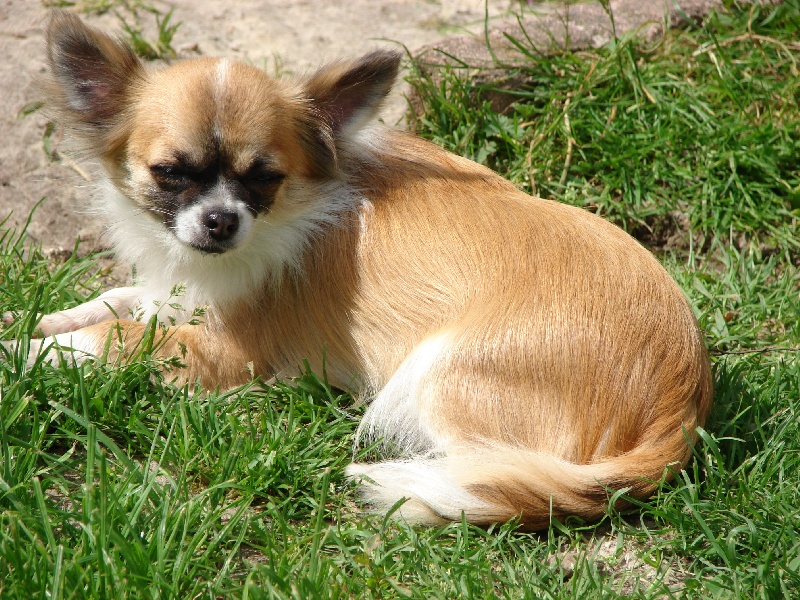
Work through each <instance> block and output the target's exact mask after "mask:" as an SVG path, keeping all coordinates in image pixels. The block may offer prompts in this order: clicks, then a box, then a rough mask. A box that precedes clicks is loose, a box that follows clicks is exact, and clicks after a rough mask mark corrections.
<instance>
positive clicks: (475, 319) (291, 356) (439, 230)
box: [40, 12, 712, 528]
mask: <svg viewBox="0 0 800 600" xmlns="http://www.w3.org/2000/svg"><path fill="white" fill-rule="evenodd" d="M47 41H48V51H49V60H50V70H51V79H50V83H49V86H48V93H49V98H50V102H49V103H50V106H51V107H52V109H53V110H54V111H55V114H57V116H58V118H59V119H60V121H61V122H62V123H64V124H65V125H66V126H67V127H68V128H69V129H71V130H72V132H73V134H74V138H75V139H77V140H78V141H79V143H80V146H81V149H82V150H83V151H84V153H85V154H86V155H88V156H90V157H92V158H96V159H98V160H99V162H100V163H101V164H102V167H103V169H104V171H105V173H106V174H107V183H106V184H105V186H106V189H105V191H104V195H103V197H102V206H101V207H100V210H102V211H103V212H104V213H105V216H106V218H107V220H108V222H109V227H110V236H111V239H112V241H113V244H114V247H115V249H116V252H117V256H118V257H119V258H120V259H123V260H127V261H130V262H131V263H135V264H136V265H137V266H138V269H139V271H138V272H139V276H140V278H141V281H140V282H139V287H132V288H122V289H117V290H112V291H110V292H107V293H106V294H104V295H103V296H101V297H100V298H99V299H98V300H94V301H92V302H88V303H86V304H84V305H82V306H79V307H77V308H74V309H71V310H67V311H63V312H60V313H56V314H52V315H47V316H45V317H44V318H43V319H42V321H41V324H40V325H41V328H42V330H43V331H44V333H45V334H46V335H48V336H52V335H55V339H56V340H57V341H58V342H59V343H60V344H62V345H64V346H70V347H73V348H75V349H76V351H78V352H82V353H86V354H89V355H96V354H99V353H101V352H102V350H103V346H104V344H105V343H106V340H107V338H108V336H109V332H110V331H112V330H113V329H114V328H115V327H116V326H117V325H119V326H120V328H121V330H122V338H123V339H124V343H123V344H113V346H114V348H112V354H113V353H114V352H117V353H121V354H122V355H124V354H125V352H126V349H127V348H130V347H131V346H133V345H135V343H136V341H137V340H138V339H139V338H140V336H141V334H142V331H143V329H144V327H145V326H144V325H143V324H142V323H141V322H135V321H133V320H129V319H125V318H124V317H125V316H126V315H127V314H129V311H131V310H136V307H139V308H140V309H141V310H142V311H143V313H144V315H145V316H148V315H150V314H152V313H153V311H154V310H155V309H154V304H153V302H154V301H156V300H164V299H166V297H167V296H168V295H169V291H170V288H171V287H172V286H173V285H175V284H177V283H184V284H185V285H186V294H185V296H184V297H183V298H181V299H179V300H180V302H181V303H182V304H183V305H184V306H186V307H187V308H191V307H194V306H196V305H205V306H208V314H207V317H206V318H205V322H204V323H203V324H202V325H198V326H192V325H176V326H172V327H169V329H168V340H167V341H166V343H165V344H164V345H163V347H162V349H161V350H160V352H161V353H162V354H164V355H178V354H179V352H180V349H181V348H182V347H185V349H186V357H185V362H186V367H185V369H183V370H182V377H183V378H184V379H185V380H187V381H190V382H194V381H196V380H200V381H201V382H202V385H204V386H205V387H210V388H214V387H216V386H221V387H224V388H227V387H231V386H235V385H237V384H240V383H242V382H244V381H246V380H248V379H249V377H250V373H251V369H254V371H255V373H257V374H261V375H265V376H272V375H278V376H291V375H293V374H295V373H296V372H297V368H298V366H299V365H301V364H303V361H304V360H305V359H307V360H308V361H309V362H310V364H311V366H312V367H313V368H315V369H318V370H319V369H321V368H322V366H323V357H324V360H325V368H326V370H327V374H328V377H329V379H330V381H331V383H332V384H334V385H336V386H340V387H343V388H347V389H350V390H352V391H353V392H354V393H356V394H357V395H359V396H360V397H362V398H364V399H365V400H366V401H368V402H369V406H368V408H367V411H366V414H365V415H364V419H363V422H362V424H361V427H360V429H359V433H360V439H361V440H373V439H383V440H384V443H385V445H386V447H387V449H391V451H392V452H393V453H395V454H396V455H397V454H399V455H400V456H401V458H399V459H397V460H391V461H388V462H381V463H377V464H369V465H367V464H354V465H352V466H351V467H350V469H349V474H350V475H351V476H353V477H358V478H361V479H362V480H363V489H364V490H365V498H366V500H367V502H368V503H370V504H371V505H373V506H374V507H376V508H377V509H379V510H380V509H385V508H387V507H390V506H392V505H393V504H394V503H395V502H396V501H397V500H399V499H400V498H407V499H408V501H407V502H406V503H405V504H403V506H402V508H401V510H400V514H402V515H403V516H404V517H405V518H407V519H409V520H411V521H413V522H417V523H436V522H441V521H445V520H458V519H460V518H461V515H462V512H463V514H465V515H466V519H467V520H468V521H470V522H473V523H478V524H489V523H493V522H498V521H505V520H508V519H512V518H515V517H519V518H520V520H521V522H522V523H523V525H525V526H527V527H528V528H540V527H546V526H547V525H548V523H549V522H550V518H551V517H558V518H563V517H565V516H568V515H578V516H580V517H583V518H586V519H594V518H597V517H599V516H601V515H602V514H603V513H604V511H606V510H607V506H608V501H609V498H610V496H611V495H612V494H613V493H614V491H615V490H619V489H622V488H625V489H627V490H628V494H630V495H632V496H634V497H646V496H647V495H649V494H650V493H652V491H653V490H654V489H655V488H656V487H657V485H658V483H659V482H660V480H662V478H663V477H664V476H667V477H669V476H670V474H671V473H672V470H674V469H680V467H681V466H682V465H683V464H685V462H686V461H687V459H688V458H689V456H690V454H691V451H690V444H691V442H692V441H694V440H695V429H696V427H697V426H698V425H701V424H702V423H703V421H704V419H705V417H706V415H707V414H708V411H709V408H710V405H711V397H712V383H711V374H710V370H709V364H708V356H707V352H706V349H705V347H704V344H703V340H702V337H701V334H700V332H699V330H698V327H697V323H696V321H695V318H694V316H693V314H692V311H691V309H690V307H689V306H688V304H687V302H686V300H685V298H684V296H683V294H682V292H681V290H680V289H679V288H678V286H677V285H676V284H675V283H674V282H673V281H672V280H671V279H670V277H669V275H668V274H667V273H666V272H665V271H664V269H663V268H662V267H661V266H660V265H659V264H658V262H657V261H656V260H655V259H654V258H653V257H652V256H651V255H650V253H649V252H647V251H646V250H645V249H643V248H642V247H641V246H640V245H639V244H638V243H637V242H636V241H634V240H633V239H632V238H630V237H629V236H628V235H627V234H625V233H624V232H623V231H621V230H620V229H618V228H617V227H615V226H613V225H610V224H609V223H607V222H605V221H603V220H602V219H600V218H598V217H596V216H594V215H592V214H590V213H588V212H586V211H583V210H580V209H577V208H573V207H569V206H565V205H562V204H558V203H555V202H550V201H546V200H542V199H538V198H531V197H529V196H527V195H525V194H523V193H522V192H520V191H518V190H517V189H516V188H515V187H514V186H513V185H511V184H510V183H509V182H507V181H505V180H504V179H502V178H501V177H499V176H498V175H496V174H494V173H492V172H491V171H489V170H488V169H485V168H484V167H481V166H479V165H477V164H475V163H472V162H470V161H468V160H465V159H462V158H459V157H457V156H454V155H452V154H449V153H447V152H445V151H444V150H442V149H440V148H438V147H435V146H433V145H432V144H430V143H428V142H425V141H422V140H420V139H417V138H415V137H413V136H411V135H408V134H404V133H400V132H397V131H393V130H390V129H388V128H384V127H379V126H370V125H368V122H369V121H370V120H371V119H372V118H373V117H374V116H375V114H376V112H377V109H378V108H379V106H380V104H381V102H382V100H383V98H384V97H385V96H386V94H387V93H388V91H389V89H390V87H391V86H392V84H393V82H394V79H395V77H396V75H397V70H398V63H399V56H398V55H397V54H395V53H393V52H387V51H380V52H374V53H372V54H368V55H366V56H364V57H362V58H361V59H359V60H356V61H354V62H341V63H337V64H334V65H331V66H328V67H325V68H323V69H321V70H320V71H319V72H317V73H316V74H314V75H313V76H311V77H310V78H307V79H305V80H301V81H289V82H287V81H281V80H275V79H272V78H270V77H269V76H267V75H266V74H265V73H263V72H262V71H260V70H257V69H255V68H253V67H250V66H247V65H244V64H241V63H237V62H232V61H228V60H224V59H222V60H219V59H213V58H202V59H198V60H193V61H186V62H181V63H178V64H176V65H174V66H171V67H169V68H166V69H164V70H161V71H156V70H149V69H146V68H144V67H143V66H142V64H140V62H139V61H138V60H137V59H136V57H135V56H134V55H133V53H132V52H131V50H130V49H129V48H128V47H127V46H126V45H125V44H124V43H122V42H119V41H116V40H114V39H112V38H110V37H108V36H107V35H105V34H103V33H101V32H99V31H97V30H95V29H93V28H90V27H88V26H86V25H84V24H83V23H82V22H81V21H80V20H79V19H78V18H76V17H74V16H72V15H70V14H68V13H64V12H56V13H54V16H53V17H52V19H51V22H50V25H49V28H48V31H47ZM114 313H116V314H117V315H120V316H121V317H123V318H122V320H118V319H116V318H114ZM173 316H174V317H177V318H180V317H181V315H180V314H177V315H173ZM122 358H123V359H124V356H123V357H122Z"/></svg>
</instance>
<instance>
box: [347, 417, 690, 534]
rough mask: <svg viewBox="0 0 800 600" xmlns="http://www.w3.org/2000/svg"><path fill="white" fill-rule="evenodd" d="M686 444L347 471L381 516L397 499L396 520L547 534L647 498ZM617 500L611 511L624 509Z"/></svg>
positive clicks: (475, 455) (507, 453)
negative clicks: (555, 522) (619, 495)
mask: <svg viewBox="0 0 800 600" xmlns="http://www.w3.org/2000/svg"><path fill="white" fill-rule="evenodd" d="M687 437H688V438H689V439H690V440H691V439H694V432H685V431H676V432H675V433H674V434H672V435H671V436H670V439H668V440H665V439H663V438H662V439H661V440H659V443H656V444H652V445H650V444H647V445H640V446H638V447H636V448H634V449H633V450H631V451H630V452H627V453H625V454H622V455H620V456H616V457H613V458H609V459H605V460H602V461H598V462H593V463H589V464H575V463H570V462H566V461H563V460H561V459H558V458H556V457H554V456H551V455H548V454H545V453H541V452H532V451H526V450H524V449H521V448H514V447H507V446H481V447H471V448H463V447H462V448H459V449H457V450H455V451H454V452H449V453H448V455H447V456H443V457H439V458H420V459H409V460H397V461H389V462H382V463H376V464H353V465H351V466H350V467H349V468H348V475H349V476H350V477H353V478H356V479H360V480H361V483H362V493H363V499H364V501H365V502H366V503H367V504H369V505H370V506H371V507H372V508H374V509H375V510H376V511H379V512H385V511H386V510H388V509H389V508H391V507H392V506H393V505H394V504H396V503H397V502H398V501H400V500H402V499H406V501H405V502H404V503H403V504H402V505H401V507H400V508H399V511H398V512H399V516H400V518H402V519H404V520H406V521H408V522H410V523H415V524H426V525H433V524H439V523H444V522H447V521H459V520H461V518H462V514H463V515H464V516H465V517H466V520H467V521H469V522H470V523H474V524H477V525H490V524H492V523H500V522H505V521H508V520H510V519H513V518H519V520H520V524H521V525H522V527H524V528H526V529H532V530H535V529H544V528H547V527H548V526H549V524H550V522H551V519H553V518H556V519H559V520H561V519H563V518H565V517H567V516H569V515H575V516H579V517H582V518H584V519H586V520H596V519H598V518H600V517H602V516H603V514H605V512H606V511H607V510H608V507H609V502H610V501H611V499H612V497H613V496H614V493H615V491H618V490H625V494H626V495H628V496H631V497H635V498H645V497H647V496H649V495H651V494H652V493H653V492H654V491H655V489H656V488H657V487H658V486H659V484H660V482H661V480H662V479H664V478H665V477H666V478H669V477H671V476H672V475H673V474H674V473H675V472H677V471H679V470H680V469H681V467H682V466H683V465H684V464H685V462H686V460H688V458H689V456H690V455H691V449H690V446H689V444H687ZM624 506H625V503H624V502H623V501H619V500H618V501H616V503H615V508H618V509H619V508H623V507H624Z"/></svg>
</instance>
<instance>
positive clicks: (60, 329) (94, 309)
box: [3, 287, 142, 337]
mask: <svg viewBox="0 0 800 600" xmlns="http://www.w3.org/2000/svg"><path fill="white" fill-rule="evenodd" d="M141 292H142V290H141V288H137V287H122V288H116V289H113V290H109V291H107V292H105V293H104V294H102V295H101V296H99V297H98V298H95V299H94V300H90V301H89V302H84V303H83V304H81V305H79V306H76V307H74V308H69V309H67V310H60V311H58V312H54V313H50V314H48V315H43V316H42V317H41V318H40V319H39V322H38V324H37V325H36V328H37V329H39V330H41V332H42V335H43V336H45V337H48V336H52V335H56V334H59V333H68V332H70V331H76V330H78V329H82V328H84V327H88V326H89V325H94V324H95V323H102V322H103V321H109V320H111V319H115V318H118V317H121V318H126V317H130V316H131V312H132V311H134V310H136V308H137V306H138V304H139V300H140V294H141ZM13 320H14V316H13V315H12V314H11V313H4V314H3V322H4V323H5V324H7V325H8V324H11V322H13Z"/></svg>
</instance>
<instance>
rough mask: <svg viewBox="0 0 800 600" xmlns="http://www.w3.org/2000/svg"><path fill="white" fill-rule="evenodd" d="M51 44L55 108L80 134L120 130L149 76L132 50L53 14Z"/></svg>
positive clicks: (49, 32) (61, 14)
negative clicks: (137, 88)
mask: <svg viewBox="0 0 800 600" xmlns="http://www.w3.org/2000/svg"><path fill="white" fill-rule="evenodd" d="M46 40H47V55H48V60H49V64H50V73H51V75H50V84H49V85H48V89H47V90H46V92H47V93H48V95H49V96H50V104H51V105H52V106H53V108H54V109H55V110H57V111H58V112H59V113H61V115H60V116H61V117H62V119H66V120H67V121H69V122H70V124H71V125H72V126H73V127H76V128H78V129H86V128H89V129H96V128H98V127H99V128H101V129H107V128H109V127H110V126H112V125H114V124H115V120H116V119H117V117H118V115H119V114H120V113H121V112H122V111H123V109H124V107H125V106H126V104H127V96H128V94H129V90H130V87H131V85H132V84H134V83H135V82H136V81H137V80H138V79H140V78H141V77H143V75H144V68H143V66H142V63H141V62H140V61H139V59H138V58H137V57H136V55H135V54H134V53H133V51H132V50H131V48H130V47H129V46H128V45H126V44H125V43H124V42H122V41H120V40H115V39H113V38H111V37H109V36H108V35H106V34H105V33H103V32H101V31H99V30H97V29H95V28H94V27H90V26H89V25H86V24H85V23H84V22H83V21H81V20H80V19H79V18H78V17H76V16H75V15H73V14H70V13H68V12H65V11H60V10H59V11H53V12H52V15H51V17H50V22H49V24H48V26H47V34H46ZM84 133H89V132H87V131H84ZM94 133H95V134H96V133H97V132H96V131H95V132H94Z"/></svg>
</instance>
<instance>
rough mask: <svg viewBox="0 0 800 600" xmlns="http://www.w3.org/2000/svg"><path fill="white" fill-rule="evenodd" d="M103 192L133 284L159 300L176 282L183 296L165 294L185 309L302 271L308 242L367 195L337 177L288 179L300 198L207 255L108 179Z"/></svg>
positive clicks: (234, 297) (220, 302) (274, 284)
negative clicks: (238, 239) (318, 180)
mask: <svg viewBox="0 0 800 600" xmlns="http://www.w3.org/2000/svg"><path fill="white" fill-rule="evenodd" d="M103 192H104V196H105V198H104V199H103V200H104V202H103V206H104V213H105V217H106V220H107V222H108V230H107V234H108V236H109V238H110V241H111V243H112V246H113V248H114V250H115V253H116V257H117V259H118V260H119V261H120V262H124V263H127V264H129V265H132V266H134V267H135V268H136V273H137V282H136V283H137V285H139V286H141V287H143V288H144V289H145V292H146V295H147V296H150V297H152V298H154V299H156V300H160V301H162V302H164V301H166V300H167V298H169V297H170V292H171V290H172V289H173V288H174V287H175V286H176V285H181V286H182V287H184V288H185V289H184V292H183V295H182V296H181V297H180V298H177V299H175V298H173V299H171V300H170V301H171V302H173V301H174V302H177V303H179V304H180V305H181V306H182V307H183V308H184V309H185V310H187V311H191V310H192V309H193V308H195V307H199V306H205V307H211V308H223V307H224V306H225V305H227V304H229V303H232V302H236V301H239V300H242V299H244V298H247V297H248V295H251V294H252V293H253V292H254V291H255V290H256V289H258V288H262V287H264V286H270V287H271V288H273V289H278V288H279V287H280V285H281V283H282V281H283V279H284V278H285V277H286V276H292V275H300V274H301V269H302V265H303V257H304V254H305V252H306V250H307V248H308V246H309V243H310V241H311V240H312V239H314V238H315V236H317V235H320V234H323V232H324V230H325V229H327V228H330V227H337V226H339V225H340V224H341V223H342V220H343V219H342V217H343V216H344V215H345V214H347V213H350V212H351V211H354V210H358V207H359V206H360V205H361V204H362V203H363V202H364V199H363V197H362V196H361V195H360V194H359V193H358V192H357V191H356V190H354V189H353V188H351V187H350V186H348V185H347V184H345V183H342V182H339V181H329V182H325V183H312V182H308V181H303V182H300V183H294V184H292V183H288V182H287V189H286V191H285V193H286V195H287V197H290V196H296V197H298V198H299V200H298V201H297V202H296V203H295V206H293V208H292V210H284V211H282V212H281V213H280V214H274V215H273V214H271V213H267V214H263V215H260V216H259V217H258V218H256V220H255V223H254V224H253V227H252V230H251V232H250V235H249V236H248V238H247V240H246V241H244V242H243V243H242V245H241V246H240V247H238V248H235V249H233V250H230V251H228V252H225V253H222V254H204V253H202V252H199V251H198V250H196V249H194V248H191V247H189V246H187V245H185V244H184V243H182V242H180V241H179V240H178V239H177V238H176V237H175V235H174V234H173V233H172V232H171V231H170V230H169V229H168V228H167V227H165V225H164V224H163V223H162V222H160V221H158V220H157V219H155V218H153V216H152V214H151V213H150V212H149V211H145V210H143V209H141V208H140V207H138V206H136V205H135V204H134V203H133V202H131V200H130V199H129V198H128V197H127V196H126V195H125V194H123V193H122V192H120V191H119V190H118V189H117V188H116V187H115V186H114V185H113V184H111V183H110V182H106V183H105V185H104V190H103Z"/></svg>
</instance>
